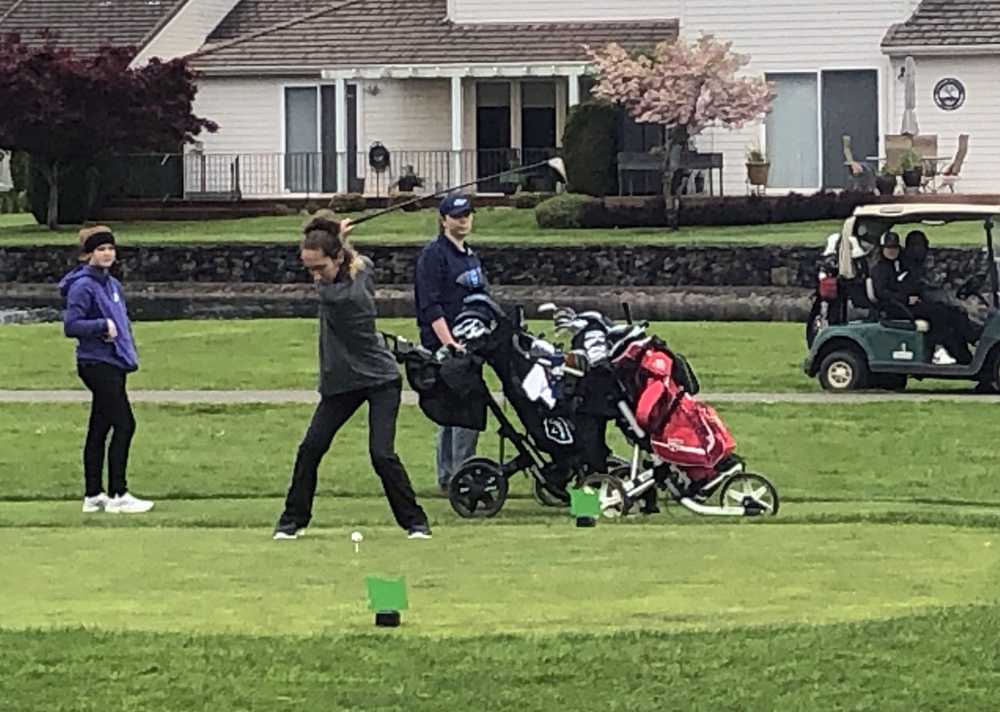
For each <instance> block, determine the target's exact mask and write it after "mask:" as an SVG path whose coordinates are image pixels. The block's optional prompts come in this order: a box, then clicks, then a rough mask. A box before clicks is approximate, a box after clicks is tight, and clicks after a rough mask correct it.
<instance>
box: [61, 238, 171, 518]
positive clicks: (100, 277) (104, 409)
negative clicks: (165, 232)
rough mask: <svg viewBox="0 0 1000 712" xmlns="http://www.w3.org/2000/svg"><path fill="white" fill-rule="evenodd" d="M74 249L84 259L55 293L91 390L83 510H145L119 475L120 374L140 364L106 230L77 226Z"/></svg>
mask: <svg viewBox="0 0 1000 712" xmlns="http://www.w3.org/2000/svg"><path fill="white" fill-rule="evenodd" d="M80 252H81V254H80V261H81V262H84V263H85V264H82V265H80V266H79V267H77V268H76V269H74V270H72V271H71V272H69V274H67V275H66V276H65V277H63V278H62V281H60V282H59V291H60V293H61V294H62V296H63V298H65V299H66V311H65V313H64V316H63V330H64V332H65V334H66V336H68V337H70V338H75V339H77V340H78V344H77V347H76V361H77V373H78V374H79V375H80V379H81V380H82V381H83V383H84V385H86V386H87V388H88V389H89V390H90V391H91V393H92V394H93V400H92V401H91V404H90V422H89V424H88V426H87V439H86V442H85V444H84V447H83V478H84V496H83V511H84V512H86V513H93V512H100V511H101V510H103V511H105V512H110V513H114V514H138V513H142V512H148V511H149V510H150V509H152V508H153V503H152V502H149V501H146V500H142V499H138V498H137V497H133V496H132V495H131V494H130V493H129V491H128V483H127V481H126V470H127V468H128V456H129V449H130V447H131V444H132V436H133V435H134V434H135V417H134V416H133V414H132V406H131V405H130V404H129V401H128V394H127V393H126V392H125V379H126V377H127V376H128V374H129V373H132V372H133V371H135V370H137V369H138V368H139V356H138V354H137V353H136V349H135V342H134V340H133V339H132V324H131V323H130V322H129V318H128V309H127V308H126V307H125V296H124V294H123V292H122V285H121V282H119V281H118V280H117V279H115V278H114V277H112V276H111V274H110V273H109V272H108V270H109V269H110V268H111V265H113V264H114V263H115V258H116V256H117V252H116V249H115V236H114V234H113V233H112V232H111V229H110V228H108V227H105V226H103V225H98V226H96V227H91V228H85V229H83V230H81V231H80ZM112 431H114V432H113V434H112V435H111V444H110V445H109V446H107V448H108V449H107V456H108V491H107V493H105V492H104V489H103V487H102V486H101V479H102V471H103V469H104V449H105V446H106V442H107V439H108V434H109V433H111V432H112Z"/></svg>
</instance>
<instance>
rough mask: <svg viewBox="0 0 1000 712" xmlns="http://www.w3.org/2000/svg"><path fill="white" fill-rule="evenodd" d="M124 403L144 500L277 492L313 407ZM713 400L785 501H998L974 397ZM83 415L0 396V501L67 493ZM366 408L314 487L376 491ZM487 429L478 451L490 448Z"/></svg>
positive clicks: (521, 483) (410, 424) (426, 465)
mask: <svg viewBox="0 0 1000 712" xmlns="http://www.w3.org/2000/svg"><path fill="white" fill-rule="evenodd" d="M135 410H136V419H137V421H138V430H137V433H136V437H135V441H134V444H133V449H132V454H131V459H130V470H129V471H130V476H131V478H132V484H133V486H134V487H135V489H136V492H137V493H139V494H148V495H149V496H151V497H156V498H164V497H170V498H194V497H197V498H204V497H261V496H272V497H278V496H283V495H284V493H285V488H286V486H287V484H288V475H289V472H290V469H291V465H292V460H293V458H294V455H295V448H296V447H297V445H298V443H299V441H300V439H301V438H302V435H303V433H304V432H305V428H306V425H307V424H308V421H309V417H310V415H311V413H312V409H311V408H310V407H308V406H256V405H241V406H228V407H227V406H214V405H192V406H157V405H152V404H141V405H138V406H137V407H136V409H135ZM718 410H719V413H720V414H721V415H722V417H723V418H724V419H725V420H726V422H727V424H728V425H729V427H730V428H731V430H732V431H733V433H734V435H735V437H736V440H737V443H738V452H740V453H741V454H743V455H744V456H745V457H746V458H747V459H748V461H749V463H750V465H751V467H752V468H753V469H756V470H758V471H761V472H763V473H765V474H767V475H768V476H769V477H771V478H773V479H774V481H775V483H776V484H777V486H778V488H779V490H780V493H781V495H782V498H783V499H788V498H791V499H792V500H795V499H798V500H804V501H831V502H849V503H861V502H870V501H878V500H883V501H893V502H903V503H917V502H951V503H968V504H982V505H994V506H996V505H1000V479H998V478H996V477H995V476H994V472H995V470H996V448H995V429H996V424H995V423H994V422H993V420H992V419H991V418H988V417H983V412H984V408H983V406H982V404H976V403H968V404H965V403H929V404H922V405H916V404H905V405H901V404H898V403H884V404H868V405H843V404H842V405H824V406H821V407H820V406H816V405H796V404H772V405H759V404H729V403H726V404H720V406H719V408H718ZM986 410H987V411H988V410H990V409H989V408H987V409H986ZM87 412H88V406H87V405H85V404H82V403H79V404H5V405H2V406H0V499H8V500H32V499H35V500H37V499H74V500H75V499H76V498H77V497H78V496H79V494H80V491H79V490H80V486H81V485H80V474H79V472H80V451H79V449H80V446H81V444H82V442H83V438H84V431H85V428H86V421H87ZM363 412H364V411H362V413H363ZM365 417H366V416H365V415H363V414H359V415H358V416H357V417H355V418H354V419H353V420H352V421H350V422H349V423H348V425H347V426H346V427H345V428H344V430H343V431H341V433H340V434H339V435H338V436H337V439H336V440H335V441H334V444H333V447H332V449H331V452H330V454H329V455H328V456H327V458H326V459H325V460H324V462H323V465H322V469H321V473H320V483H319V493H320V494H322V495H337V496H343V497H353V496H374V495H378V494H380V492H381V489H380V485H379V483H378V480H377V479H376V478H375V477H374V475H373V474H372V471H371V465H370V463H369V462H368V453H367V433H366V427H367V426H366V422H365ZM903 424H905V432H906V435H905V440H904V439H903V436H902V435H901V427H902V426H903ZM434 427H435V426H434V425H433V424H432V423H431V422H430V421H429V420H427V418H426V417H424V416H423V414H422V413H421V412H420V410H419V409H418V408H416V407H404V408H403V409H402V411H401V414H400V419H399V428H398V434H397V449H398V451H399V453H400V456H401V457H402V459H403V462H404V463H405V464H406V466H407V468H408V469H409V471H410V475H411V478H412V479H413V481H414V483H415V486H416V487H417V488H418V490H421V491H425V492H429V491H430V490H431V489H432V488H433V485H434V475H433V474H432V473H433V472H434V465H433V457H434V447H433V436H434ZM490 427H491V430H490V431H488V432H487V433H485V434H484V435H483V436H482V438H481V445H480V448H479V452H480V453H481V454H483V455H488V456H492V457H496V454H497V442H496V436H495V434H494V433H493V431H492V427H493V426H492V425H491V426H490ZM609 434H610V435H611V437H610V439H609V442H610V443H611V445H612V447H613V448H614V449H615V450H617V451H618V452H619V454H626V453H627V450H626V448H625V447H624V443H623V440H622V439H621V437H620V436H619V435H618V434H617V432H614V428H613V427H612V428H611V429H609ZM508 456H509V449H508ZM526 482H527V481H526V479H525V478H522V477H520V476H519V477H517V478H515V479H514V480H513V481H512V489H513V490H514V491H515V492H516V493H525V494H526V493H527V492H528V487H527V484H526Z"/></svg>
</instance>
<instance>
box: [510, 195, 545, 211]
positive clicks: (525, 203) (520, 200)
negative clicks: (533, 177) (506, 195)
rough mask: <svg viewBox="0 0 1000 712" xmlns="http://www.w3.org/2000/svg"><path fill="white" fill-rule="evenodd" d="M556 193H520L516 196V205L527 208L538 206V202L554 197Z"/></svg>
mask: <svg viewBox="0 0 1000 712" xmlns="http://www.w3.org/2000/svg"><path fill="white" fill-rule="evenodd" d="M554 195H555V193H531V192H525V193H518V194H517V195H515V196H514V207H515V208H521V209H522V210H527V209H531V208H536V207H538V204H539V203H541V202H543V201H546V200H548V199H549V198H551V197H553V196H554Z"/></svg>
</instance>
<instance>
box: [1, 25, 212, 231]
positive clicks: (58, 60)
mask: <svg viewBox="0 0 1000 712" xmlns="http://www.w3.org/2000/svg"><path fill="white" fill-rule="evenodd" d="M134 56H135V49H134V48H132V47H102V48H101V49H100V50H98V52H97V53H96V54H94V55H92V56H79V55H77V54H76V53H75V52H74V51H73V50H72V49H68V48H65V47H60V46H58V45H57V44H56V41H55V40H54V39H53V38H52V37H45V38H44V43H43V44H36V45H29V44H26V43H24V42H22V41H21V38H20V37H19V36H17V35H7V36H4V37H0V106H2V107H3V111H0V146H2V147H3V148H7V149H13V150H19V151H24V152H26V153H28V154H30V155H31V158H32V165H33V166H35V167H37V169H38V170H40V171H41V172H42V174H43V175H44V176H45V179H46V181H47V182H48V185H49V202H48V210H47V221H46V222H47V224H48V226H49V228H50V229H53V230H54V229H56V227H57V226H58V221H59V171H60V168H61V167H63V166H65V165H67V164H69V163H71V162H81V161H93V160H96V159H99V158H102V157H105V156H108V155H111V154H114V153H128V152H136V151H159V150H164V149H170V148H176V147H177V146H180V145H181V144H183V143H189V142H191V141H193V140H194V137H195V136H197V135H198V134H199V133H200V132H201V131H202V130H203V129H204V130H206V131H209V132H214V131H216V130H217V129H218V126H216V124H215V123H213V122H211V121H208V120H206V119H202V118H199V117H197V116H195V115H194V114H193V113H192V110H191V105H192V102H193V101H194V97H195V93H196V91H197V89H196V87H195V84H194V72H193V71H192V70H191V68H190V67H189V66H188V64H187V62H186V61H185V60H184V59H174V60H171V61H169V62H161V61H160V60H158V59H153V60H151V61H150V62H149V63H148V64H146V65H145V66H142V67H136V68H130V67H129V63H130V62H131V61H132V58H133V57H134Z"/></svg>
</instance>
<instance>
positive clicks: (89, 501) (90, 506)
mask: <svg viewBox="0 0 1000 712" xmlns="http://www.w3.org/2000/svg"><path fill="white" fill-rule="evenodd" d="M109 501H110V500H109V498H108V495H106V494H104V493H103V492H101V493H100V494H95V495H94V496H93V497H84V498H83V513H84V514H93V513H94V512H100V511H103V510H104V508H105V507H106V506H107V504H108V502H109Z"/></svg>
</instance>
